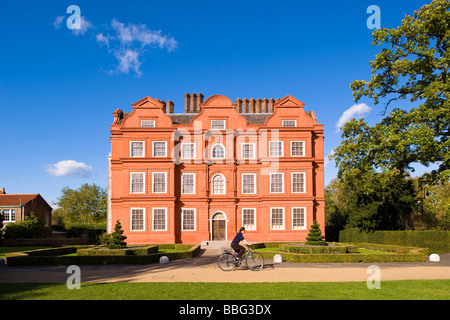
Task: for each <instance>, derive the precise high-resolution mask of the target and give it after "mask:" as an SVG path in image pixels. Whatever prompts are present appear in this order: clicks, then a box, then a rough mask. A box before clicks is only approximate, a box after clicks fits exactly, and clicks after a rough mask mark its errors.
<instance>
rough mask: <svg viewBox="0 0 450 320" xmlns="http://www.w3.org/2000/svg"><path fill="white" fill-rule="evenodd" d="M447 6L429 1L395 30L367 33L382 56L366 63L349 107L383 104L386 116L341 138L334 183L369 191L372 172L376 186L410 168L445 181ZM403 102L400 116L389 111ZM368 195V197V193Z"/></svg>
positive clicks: (448, 147) (449, 127)
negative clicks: (425, 169)
mask: <svg viewBox="0 0 450 320" xmlns="http://www.w3.org/2000/svg"><path fill="white" fill-rule="evenodd" d="M449 9H450V0H434V1H432V2H431V3H430V4H429V5H425V6H423V7H422V8H421V9H420V10H417V11H415V12H414V15H413V16H406V17H405V19H404V20H403V21H402V23H401V25H400V26H399V27H398V28H393V29H387V28H382V29H380V30H375V31H374V32H373V39H374V40H373V45H379V46H381V47H382V48H381V52H380V53H379V54H378V55H377V56H376V58H375V60H372V61H371V62H370V66H371V68H372V78H371V80H370V81H365V80H355V81H353V83H352V84H351V85H350V87H351V89H352V91H353V96H354V98H355V101H356V102H358V101H359V100H360V99H361V98H362V97H366V98H368V99H371V100H372V101H373V103H374V104H375V105H377V104H379V103H380V102H383V104H384V113H383V115H384V116H385V117H384V118H383V119H382V121H381V122H380V123H378V124H376V125H374V126H373V127H371V126H369V125H368V124H367V123H366V122H365V121H364V120H362V119H361V120H352V121H350V122H348V123H347V124H346V125H345V126H344V127H343V130H342V138H343V141H342V143H341V145H340V146H339V147H337V148H336V149H335V150H334V154H333V155H332V156H331V158H334V159H335V161H336V163H337V164H338V168H339V177H341V178H342V177H345V178H346V179H345V180H346V181H349V180H352V179H359V182H360V183H361V184H363V185H368V183H367V182H368V178H370V176H371V172H372V171H373V170H379V171H380V172H381V173H382V175H380V179H381V182H385V181H387V180H389V179H391V178H392V177H393V176H399V177H401V176H403V175H404V174H405V172H407V171H409V170H410V171H414V169H413V168H412V166H411V165H412V164H414V163H420V164H422V165H425V166H429V165H430V164H432V163H434V164H437V165H438V169H437V170H434V171H432V172H431V173H430V174H429V175H430V176H431V177H432V178H433V179H434V180H435V181H438V180H440V181H448V179H449V177H450V139H449V138H450V116H449V115H450V102H449V98H450V82H449V79H448V71H449V66H450V48H449V43H448V41H449V37H450V33H449V32H448V30H450V12H449ZM402 100H409V101H410V104H409V105H405V106H403V108H395V109H393V110H392V111H391V112H390V113H389V114H388V115H387V116H386V113H387V112H388V109H389V107H390V106H391V105H392V103H395V104H397V103H398V102H400V101H402ZM368 192H370V190H368Z"/></svg>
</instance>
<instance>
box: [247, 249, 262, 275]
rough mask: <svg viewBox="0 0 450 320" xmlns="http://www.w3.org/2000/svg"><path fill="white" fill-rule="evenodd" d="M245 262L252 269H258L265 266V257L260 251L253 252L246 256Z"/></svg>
mask: <svg viewBox="0 0 450 320" xmlns="http://www.w3.org/2000/svg"><path fill="white" fill-rule="evenodd" d="M245 263H246V264H247V268H249V269H250V270H252V271H258V270H261V269H262V267H264V258H263V256H262V255H260V254H259V253H252V254H251V255H248V256H247V257H246V258H245Z"/></svg>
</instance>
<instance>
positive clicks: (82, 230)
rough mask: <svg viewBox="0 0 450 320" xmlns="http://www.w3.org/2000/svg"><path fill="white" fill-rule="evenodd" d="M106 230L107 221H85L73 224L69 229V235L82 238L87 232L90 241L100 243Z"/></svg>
mask: <svg viewBox="0 0 450 320" xmlns="http://www.w3.org/2000/svg"><path fill="white" fill-rule="evenodd" d="M104 232H106V224H105V223H83V224H76V225H72V226H71V227H70V228H68V229H67V235H68V236H69V237H72V238H80V237H81V236H82V235H83V234H87V236H88V237H89V242H90V243H95V244H96V243H98V242H99V238H100V236H101V235H102V234H103V233H104Z"/></svg>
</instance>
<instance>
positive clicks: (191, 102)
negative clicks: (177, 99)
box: [184, 93, 203, 113]
mask: <svg viewBox="0 0 450 320" xmlns="http://www.w3.org/2000/svg"><path fill="white" fill-rule="evenodd" d="M202 103H203V94H201V93H199V94H196V93H192V94H189V93H186V94H185V95H184V113H199V112H200V104H202Z"/></svg>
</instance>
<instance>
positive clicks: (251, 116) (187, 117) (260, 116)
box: [119, 111, 314, 124]
mask: <svg viewBox="0 0 450 320" xmlns="http://www.w3.org/2000/svg"><path fill="white" fill-rule="evenodd" d="M130 113H131V112H124V113H123V117H122V118H121V119H120V122H119V123H122V121H123V119H125V118H126V117H127V116H128V115H129V114H130ZM306 113H307V114H308V115H309V116H310V117H311V118H312V119H313V120H314V118H313V117H312V115H311V112H310V111H306ZM167 115H168V116H169V117H170V118H171V119H172V121H173V123H174V124H189V123H190V122H191V120H192V118H194V117H195V116H196V115H198V113H168V114H167ZM240 115H241V116H243V117H244V118H245V120H247V123H248V124H264V123H265V122H266V120H267V118H268V117H269V116H270V115H272V113H240Z"/></svg>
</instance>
